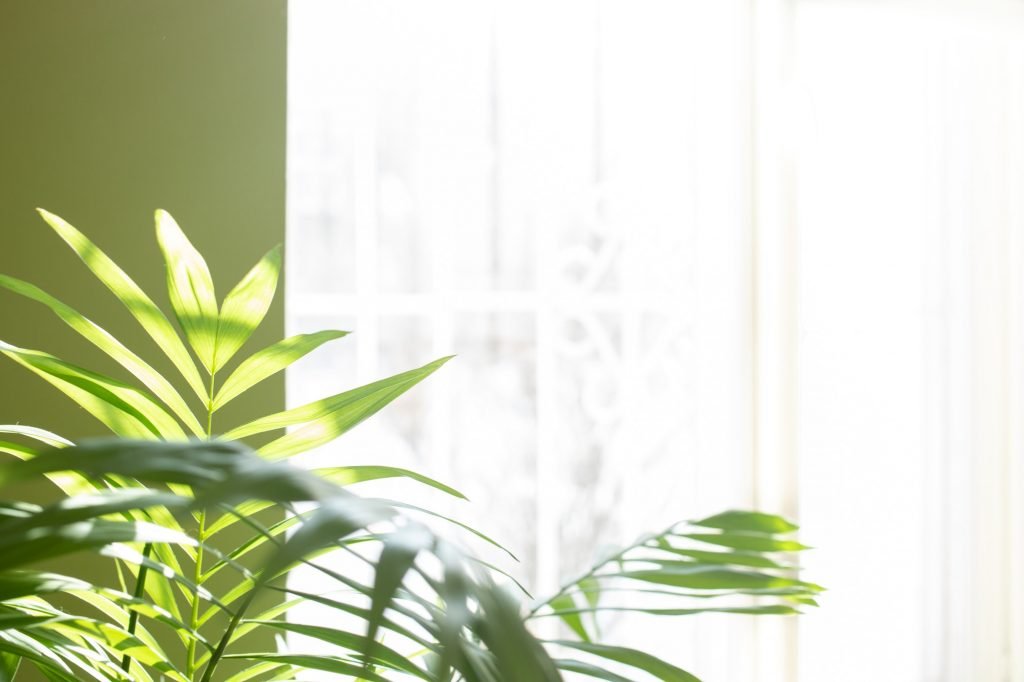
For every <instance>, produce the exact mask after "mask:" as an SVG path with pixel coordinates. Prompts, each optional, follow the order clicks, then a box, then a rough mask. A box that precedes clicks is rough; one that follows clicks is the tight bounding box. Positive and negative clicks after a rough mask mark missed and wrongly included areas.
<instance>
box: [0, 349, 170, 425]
mask: <svg viewBox="0 0 1024 682" xmlns="http://www.w3.org/2000/svg"><path fill="white" fill-rule="evenodd" d="M0 352H2V353H3V354H4V355H6V356H8V357H9V358H11V359H13V360H14V361H15V362H17V363H18V364H20V365H22V366H23V367H26V368H27V369H30V370H31V371H33V372H35V373H36V374H38V375H39V376H41V377H42V378H43V379H45V380H46V381H48V382H49V383H51V384H53V385H54V386H56V387H57V388H58V389H60V390H61V391H62V392H63V393H64V394H66V395H67V396H68V397H70V398H71V399H72V400H74V401H75V402H77V403H78V404H79V405H80V406H81V407H83V408H84V409H85V410H86V411H88V412H89V413H90V414H91V415H92V416H94V417H96V418H97V419H99V420H100V421H101V422H103V423H104V424H105V425H106V426H107V428H109V429H110V430H111V431H113V432H114V433H116V434H117V435H119V436H126V437H134V438H166V439H184V438H185V432H184V431H182V429H181V426H179V425H178V422H176V421H175V420H174V418H173V417H171V416H170V415H169V414H167V412H165V411H164V410H163V408H161V407H160V405H159V404H157V402H156V401H155V400H154V399H153V398H152V397H150V396H149V395H148V394H146V393H145V392H143V391H140V390H139V389H137V388H135V387H133V386H129V385H128V384H125V383H122V382H120V381H117V380H115V379H111V378H109V377H105V376H103V375H101V374H97V373H96V372H91V371H89V370H87V369H83V368H81V367H76V366H75V365H72V364H71V363H68V362H64V361H63V360H61V359H59V358H56V357H54V356H52V355H49V354H47V353H42V352H40V351H35V350H27V349H24V348H18V347H17V346H12V345H10V344H7V343H4V342H2V341H0Z"/></svg>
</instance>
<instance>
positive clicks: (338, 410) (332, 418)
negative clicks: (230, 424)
mask: <svg viewBox="0 0 1024 682" xmlns="http://www.w3.org/2000/svg"><path fill="white" fill-rule="evenodd" d="M449 359H450V358H449V357H446V358H441V359H439V360H435V361H434V362H431V363H429V364H427V365H424V366H423V367H420V368H418V369H414V370H411V371H408V372H403V373H401V374H396V375H395V376H393V377H389V378H387V379H382V380H380V381H375V382H373V383H372V384H367V385H366V386H361V387H359V388H355V389H352V390H351V391H345V392H344V393H339V394H338V395H335V396H331V397H330V398H324V399H322V400H317V401H315V402H312V403H309V404H307V405H303V406H302V407H296V408H293V409H291V410H285V411H284V412H278V413H277V414H272V415H270V416H267V417H263V418H262V419H257V420H256V421H254V422H250V423H249V424H246V425H244V426H240V427H238V428H236V429H232V430H231V431H229V432H227V433H226V434H224V436H223V438H225V439H227V440H237V439H239V438H244V437H246V436H251V435H254V434H257V433H265V432H267V431H273V430H276V429H283V428H287V427H289V426H295V425H298V424H302V425H303V426H302V427H301V428H299V429H296V430H295V431H293V432H292V433H288V434H285V435H284V436H281V437H280V438H278V439H277V440H274V441H272V442H270V443H268V444H267V445H265V446H264V447H263V448H261V449H260V451H259V452H260V454H262V455H263V456H265V457H270V458H274V459H279V458H283V457H290V456H292V455H295V454H298V453H300V452H305V451H307V450H310V449H312V448H315V447H318V446H320V445H323V444H325V443H328V442H330V441H332V440H334V439H335V438H337V437H338V436H340V435H341V434H343V433H345V432H346V431H348V430H349V429H351V428H352V427H353V426H355V425H357V424H359V423H360V422H362V421H363V420H364V419H366V418H367V417H369V416H371V415H373V414H376V413H377V411H379V410H380V409H381V408H382V407H384V406H385V405H387V404H388V403H390V402H391V401H392V400H394V399H395V398H397V397H398V396H400V395H402V394H403V393H405V392H406V391H408V390H409V389H410V388H412V387H413V386H415V385H416V384H418V383H419V382H420V381H422V380H423V379H425V378H426V377H428V376H430V375H431V374H432V373H433V372H434V371H436V370H437V369H438V368H439V367H440V366H441V365H443V364H444V363H445V362H447V361H448V360H449Z"/></svg>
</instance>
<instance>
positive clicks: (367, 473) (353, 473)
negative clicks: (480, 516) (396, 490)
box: [313, 464, 467, 500]
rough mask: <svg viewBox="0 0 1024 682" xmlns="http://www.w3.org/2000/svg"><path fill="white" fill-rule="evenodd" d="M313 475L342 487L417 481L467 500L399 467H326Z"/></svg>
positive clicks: (426, 478) (440, 485) (426, 477)
mask: <svg viewBox="0 0 1024 682" xmlns="http://www.w3.org/2000/svg"><path fill="white" fill-rule="evenodd" d="M313 473H315V474H317V475H319V476H322V477H324V478H325V479H326V480H328V481H330V482H332V483H337V484H338V485H342V486H346V485H352V484H354V483H363V482H365V481H376V480H379V479H383V478H408V479H410V480H412V481H416V482H417V483H422V484H424V485H427V486H430V487H431V488H434V489H436V490H440V491H441V492H443V493H447V494H449V495H451V496H452V497H457V498H459V499H460V500H465V499H467V498H466V496H465V495H463V494H462V493H460V492H459V491H458V490H456V489H455V488H452V487H450V486H447V485H445V484H444V483H441V482H439V481H435V480H434V479H432V478H430V477H428V476H424V475H423V474H418V473H416V472H415V471H410V470H409V469H401V468H398V467H388V466H378V465H372V464H371V465H360V466H347V467H324V468H321V469H313Z"/></svg>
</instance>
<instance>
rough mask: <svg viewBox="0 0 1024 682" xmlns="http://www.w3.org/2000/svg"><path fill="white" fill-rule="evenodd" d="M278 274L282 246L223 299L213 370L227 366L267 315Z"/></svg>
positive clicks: (262, 261)
mask: <svg viewBox="0 0 1024 682" xmlns="http://www.w3.org/2000/svg"><path fill="white" fill-rule="evenodd" d="M280 272H281V247H280V246H276V247H274V248H273V249H271V250H270V251H269V252H268V253H267V255H265V256H264V257H263V258H262V259H260V262H259V263H257V264H256V265H255V266H253V268H252V270H250V271H249V273H248V274H247V275H246V276H245V277H243V278H242V281H241V282H239V283H238V284H237V285H236V286H235V288H234V289H232V290H231V293H229V294H228V295H227V297H225V299H224V305H223V306H221V310H220V326H219V327H218V329H217V352H216V353H215V354H214V358H215V360H214V367H213V371H214V372H216V371H217V370H218V369H220V368H221V367H223V366H224V365H226V364H227V362H228V361H229V360H230V359H231V358H232V357H233V356H234V354H235V353H237V352H238V349H239V348H241V347H242V344H244V343H245V342H246V341H247V340H248V339H249V337H250V336H251V335H252V333H253V331H254V330H255V329H256V328H257V327H258V326H260V323H261V322H262V321H263V317H264V316H265V315H266V314H267V310H268V309H269V308H270V304H271V302H272V301H273V300H274V292H275V291H277V278H278V275H279V274H280Z"/></svg>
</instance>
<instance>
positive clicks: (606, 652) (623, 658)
mask: <svg viewBox="0 0 1024 682" xmlns="http://www.w3.org/2000/svg"><path fill="white" fill-rule="evenodd" d="M550 644H555V645H557V646H564V647H566V648H569V649H576V650H577V651H584V652H586V653H588V654H590V655H592V656H597V657H599V658H603V659H606V660H609V661H615V662H616V663H622V664H624V665H628V666H632V667H634V668H637V669H639V670H643V671H644V672H647V673H650V674H651V675H654V676H655V677H657V678H658V679H659V680H664V681H665V682H700V680H699V679H697V678H696V677H694V676H693V675H691V674H690V673H688V672H686V671H685V670H683V669H682V668H677V667H676V666H674V665H672V664H671V663H668V662H666V661H663V660H661V659H660V658H658V657H657V656H652V655H651V654H648V653H646V652H643V651H638V650H636V649H628V648H626V647H620V646H609V645H607V644H594V643H592V642H571V641H567V640H556V641H552V642H550Z"/></svg>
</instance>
